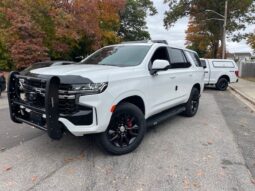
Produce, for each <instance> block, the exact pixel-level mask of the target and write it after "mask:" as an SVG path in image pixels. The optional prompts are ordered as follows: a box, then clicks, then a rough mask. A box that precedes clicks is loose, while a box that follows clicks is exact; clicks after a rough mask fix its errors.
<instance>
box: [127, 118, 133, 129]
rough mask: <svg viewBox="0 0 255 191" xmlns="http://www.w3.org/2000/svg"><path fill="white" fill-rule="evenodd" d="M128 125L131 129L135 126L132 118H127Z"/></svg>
mask: <svg viewBox="0 0 255 191" xmlns="http://www.w3.org/2000/svg"><path fill="white" fill-rule="evenodd" d="M127 126H128V128H129V129H130V128H131V127H132V126H133V125H132V121H131V119H130V118H128V119H127Z"/></svg>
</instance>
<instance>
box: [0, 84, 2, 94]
mask: <svg viewBox="0 0 255 191" xmlns="http://www.w3.org/2000/svg"><path fill="white" fill-rule="evenodd" d="M1 95H2V87H1V86H0V97H1Z"/></svg>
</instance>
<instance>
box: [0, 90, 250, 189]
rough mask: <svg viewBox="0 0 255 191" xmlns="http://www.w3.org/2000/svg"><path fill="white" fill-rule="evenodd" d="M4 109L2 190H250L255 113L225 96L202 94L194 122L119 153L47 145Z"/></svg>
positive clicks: (169, 125)
mask: <svg viewBox="0 0 255 191" xmlns="http://www.w3.org/2000/svg"><path fill="white" fill-rule="evenodd" d="M0 99H4V98H0ZM1 104H2V103H1ZM2 106H3V107H2V109H0V149H1V148H2V150H1V151H0V190H104V191H108V190H132V191H133V190H139V191H140V190H146V191H147V190H152V191H154V190H167V191H169V190H171V191H175V190H202V191H205V190H206V191H207V190H209V191H210V190H212V191H221V190H227V191H228V190H230V191H238V190H240V191H242V190H244V191H254V190H255V179H254V178H255V149H254V148H255V139H254V137H255V126H254V124H255V114H254V112H253V111H252V110H250V109H249V108H248V107H247V106H246V105H244V104H243V103H242V102H241V101H240V100H239V99H237V98H236V97H235V96H233V95H232V94H231V93H230V92H229V91H227V92H218V91H215V90H210V89H209V90H206V91H205V92H204V94H203V96H202V98H201V103H200V108H199V111H198V114H197V115H196V116H195V117H194V118H185V117H182V116H176V117H173V118H171V119H169V120H168V121H166V122H164V123H163V124H160V125H158V126H157V127H154V128H151V129H149V131H148V133H147V134H146V137H145V139H144V140H143V142H142V144H141V145H140V147H139V148H138V149H137V150H136V151H135V152H133V153H131V154H128V155H124V156H110V155H107V154H105V153H103V152H101V150H99V149H98V148H97V147H96V146H95V144H94V139H93V137H91V136H86V137H80V138H77V137H73V136H71V135H66V136H65V137H64V139H62V140H61V141H51V140H50V139H49V138H48V137H47V135H45V134H44V133H42V132H40V131H39V130H36V129H32V128H30V127H27V126H26V125H21V126H17V125H16V124H14V123H12V122H10V119H9V116H8V109H7V106H4V104H2Z"/></svg>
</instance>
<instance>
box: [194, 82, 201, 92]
mask: <svg viewBox="0 0 255 191" xmlns="http://www.w3.org/2000/svg"><path fill="white" fill-rule="evenodd" d="M192 88H197V89H198V90H199V92H201V85H200V84H199V83H196V84H194V86H193V87H192Z"/></svg>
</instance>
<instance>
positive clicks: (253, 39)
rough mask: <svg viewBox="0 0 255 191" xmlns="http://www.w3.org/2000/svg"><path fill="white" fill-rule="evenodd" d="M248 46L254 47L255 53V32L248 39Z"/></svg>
mask: <svg viewBox="0 0 255 191" xmlns="http://www.w3.org/2000/svg"><path fill="white" fill-rule="evenodd" d="M248 44H249V45H250V46H251V47H252V49H253V50H254V51H255V32H254V33H253V34H250V35H249V37H248Z"/></svg>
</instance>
